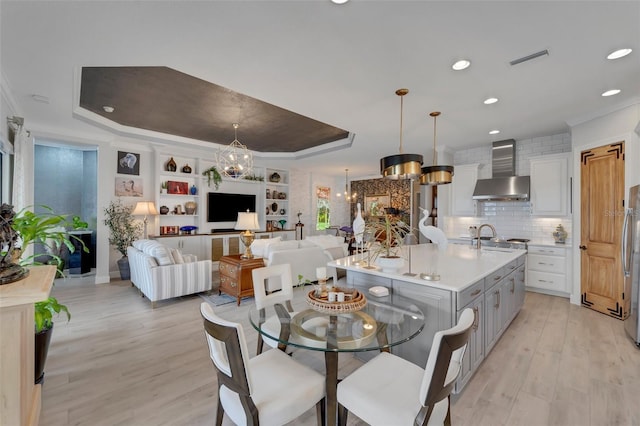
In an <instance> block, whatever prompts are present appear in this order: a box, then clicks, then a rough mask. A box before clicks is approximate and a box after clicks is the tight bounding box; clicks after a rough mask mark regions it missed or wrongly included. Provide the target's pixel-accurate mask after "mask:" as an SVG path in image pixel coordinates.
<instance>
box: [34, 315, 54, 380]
mask: <svg viewBox="0 0 640 426" xmlns="http://www.w3.org/2000/svg"><path fill="white" fill-rule="evenodd" d="M52 334H53V324H51V327H50V328H47V329H45V330H42V331H41V332H39V333H36V337H35V357H34V369H35V371H34V373H35V374H34V376H33V377H34V378H35V384H36V385H37V384H40V383H42V381H43V380H44V364H45V362H46V361H47V353H48V352H49V343H51V335H52Z"/></svg>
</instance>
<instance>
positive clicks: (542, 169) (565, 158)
mask: <svg viewBox="0 0 640 426" xmlns="http://www.w3.org/2000/svg"><path fill="white" fill-rule="evenodd" d="M529 164H530V174H531V195H530V200H531V201H530V204H531V214H532V215H534V216H567V215H569V214H570V211H571V196H570V195H571V172H570V164H571V163H570V158H569V154H568V153H563V154H554V155H543V156H541V157H532V158H530V159H529Z"/></svg>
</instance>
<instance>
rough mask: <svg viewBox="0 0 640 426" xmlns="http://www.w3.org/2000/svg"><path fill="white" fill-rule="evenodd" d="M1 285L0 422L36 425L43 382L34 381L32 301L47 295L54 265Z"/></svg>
mask: <svg viewBox="0 0 640 426" xmlns="http://www.w3.org/2000/svg"><path fill="white" fill-rule="evenodd" d="M29 271H30V272H29V275H28V276H27V277H26V278H25V279H23V280H20V281H16V282H15V283H11V284H5V285H1V286H0V341H1V344H0V425H21V426H22V425H37V424H38V422H39V420H40V397H41V393H42V385H35V384H34V381H35V378H34V377H33V376H34V374H35V372H34V359H33V358H34V351H35V349H34V340H35V337H34V333H35V328H34V327H35V326H34V320H33V315H34V303H35V302H39V301H40V300H45V299H46V298H47V297H49V292H50V291H51V286H52V285H53V279H54V278H55V276H56V267H55V266H34V267H31V268H30V269H29Z"/></svg>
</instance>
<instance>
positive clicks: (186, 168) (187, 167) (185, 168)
mask: <svg viewBox="0 0 640 426" xmlns="http://www.w3.org/2000/svg"><path fill="white" fill-rule="evenodd" d="M182 173H191V166H190V165H189V164H185V165H184V166H183V167H182Z"/></svg>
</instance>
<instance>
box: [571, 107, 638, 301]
mask: <svg viewBox="0 0 640 426" xmlns="http://www.w3.org/2000/svg"><path fill="white" fill-rule="evenodd" d="M639 125H640V103H636V104H635V105H631V106H629V107H626V108H622V109H620V110H618V111H614V112H612V113H609V114H607V115H603V116H601V117H597V118H593V119H590V120H587V121H584V122H582V123H579V124H576V125H574V126H573V127H572V128H571V135H572V142H573V168H574V171H575V177H576V178H575V179H574V180H573V193H574V194H575V196H574V197H573V211H574V212H575V213H576V214H575V215H574V221H573V234H574V235H576V236H578V237H577V238H576V240H579V235H580V214H579V212H580V204H581V199H580V179H579V170H580V152H581V151H584V150H586V149H591V148H595V147H599V146H602V145H607V144H609V143H614V142H620V141H624V142H625V194H628V193H629V187H631V186H633V185H638V184H640V170H639V168H638V164H640V137H639V136H638V134H637V133H636V131H637V129H638V126H639ZM578 246H579V243H578V241H576V242H575V243H574V245H573V253H572V254H573V277H574V278H573V291H572V292H571V303H574V304H576V305H579V304H580V282H581V276H580V250H579V248H578Z"/></svg>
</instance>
